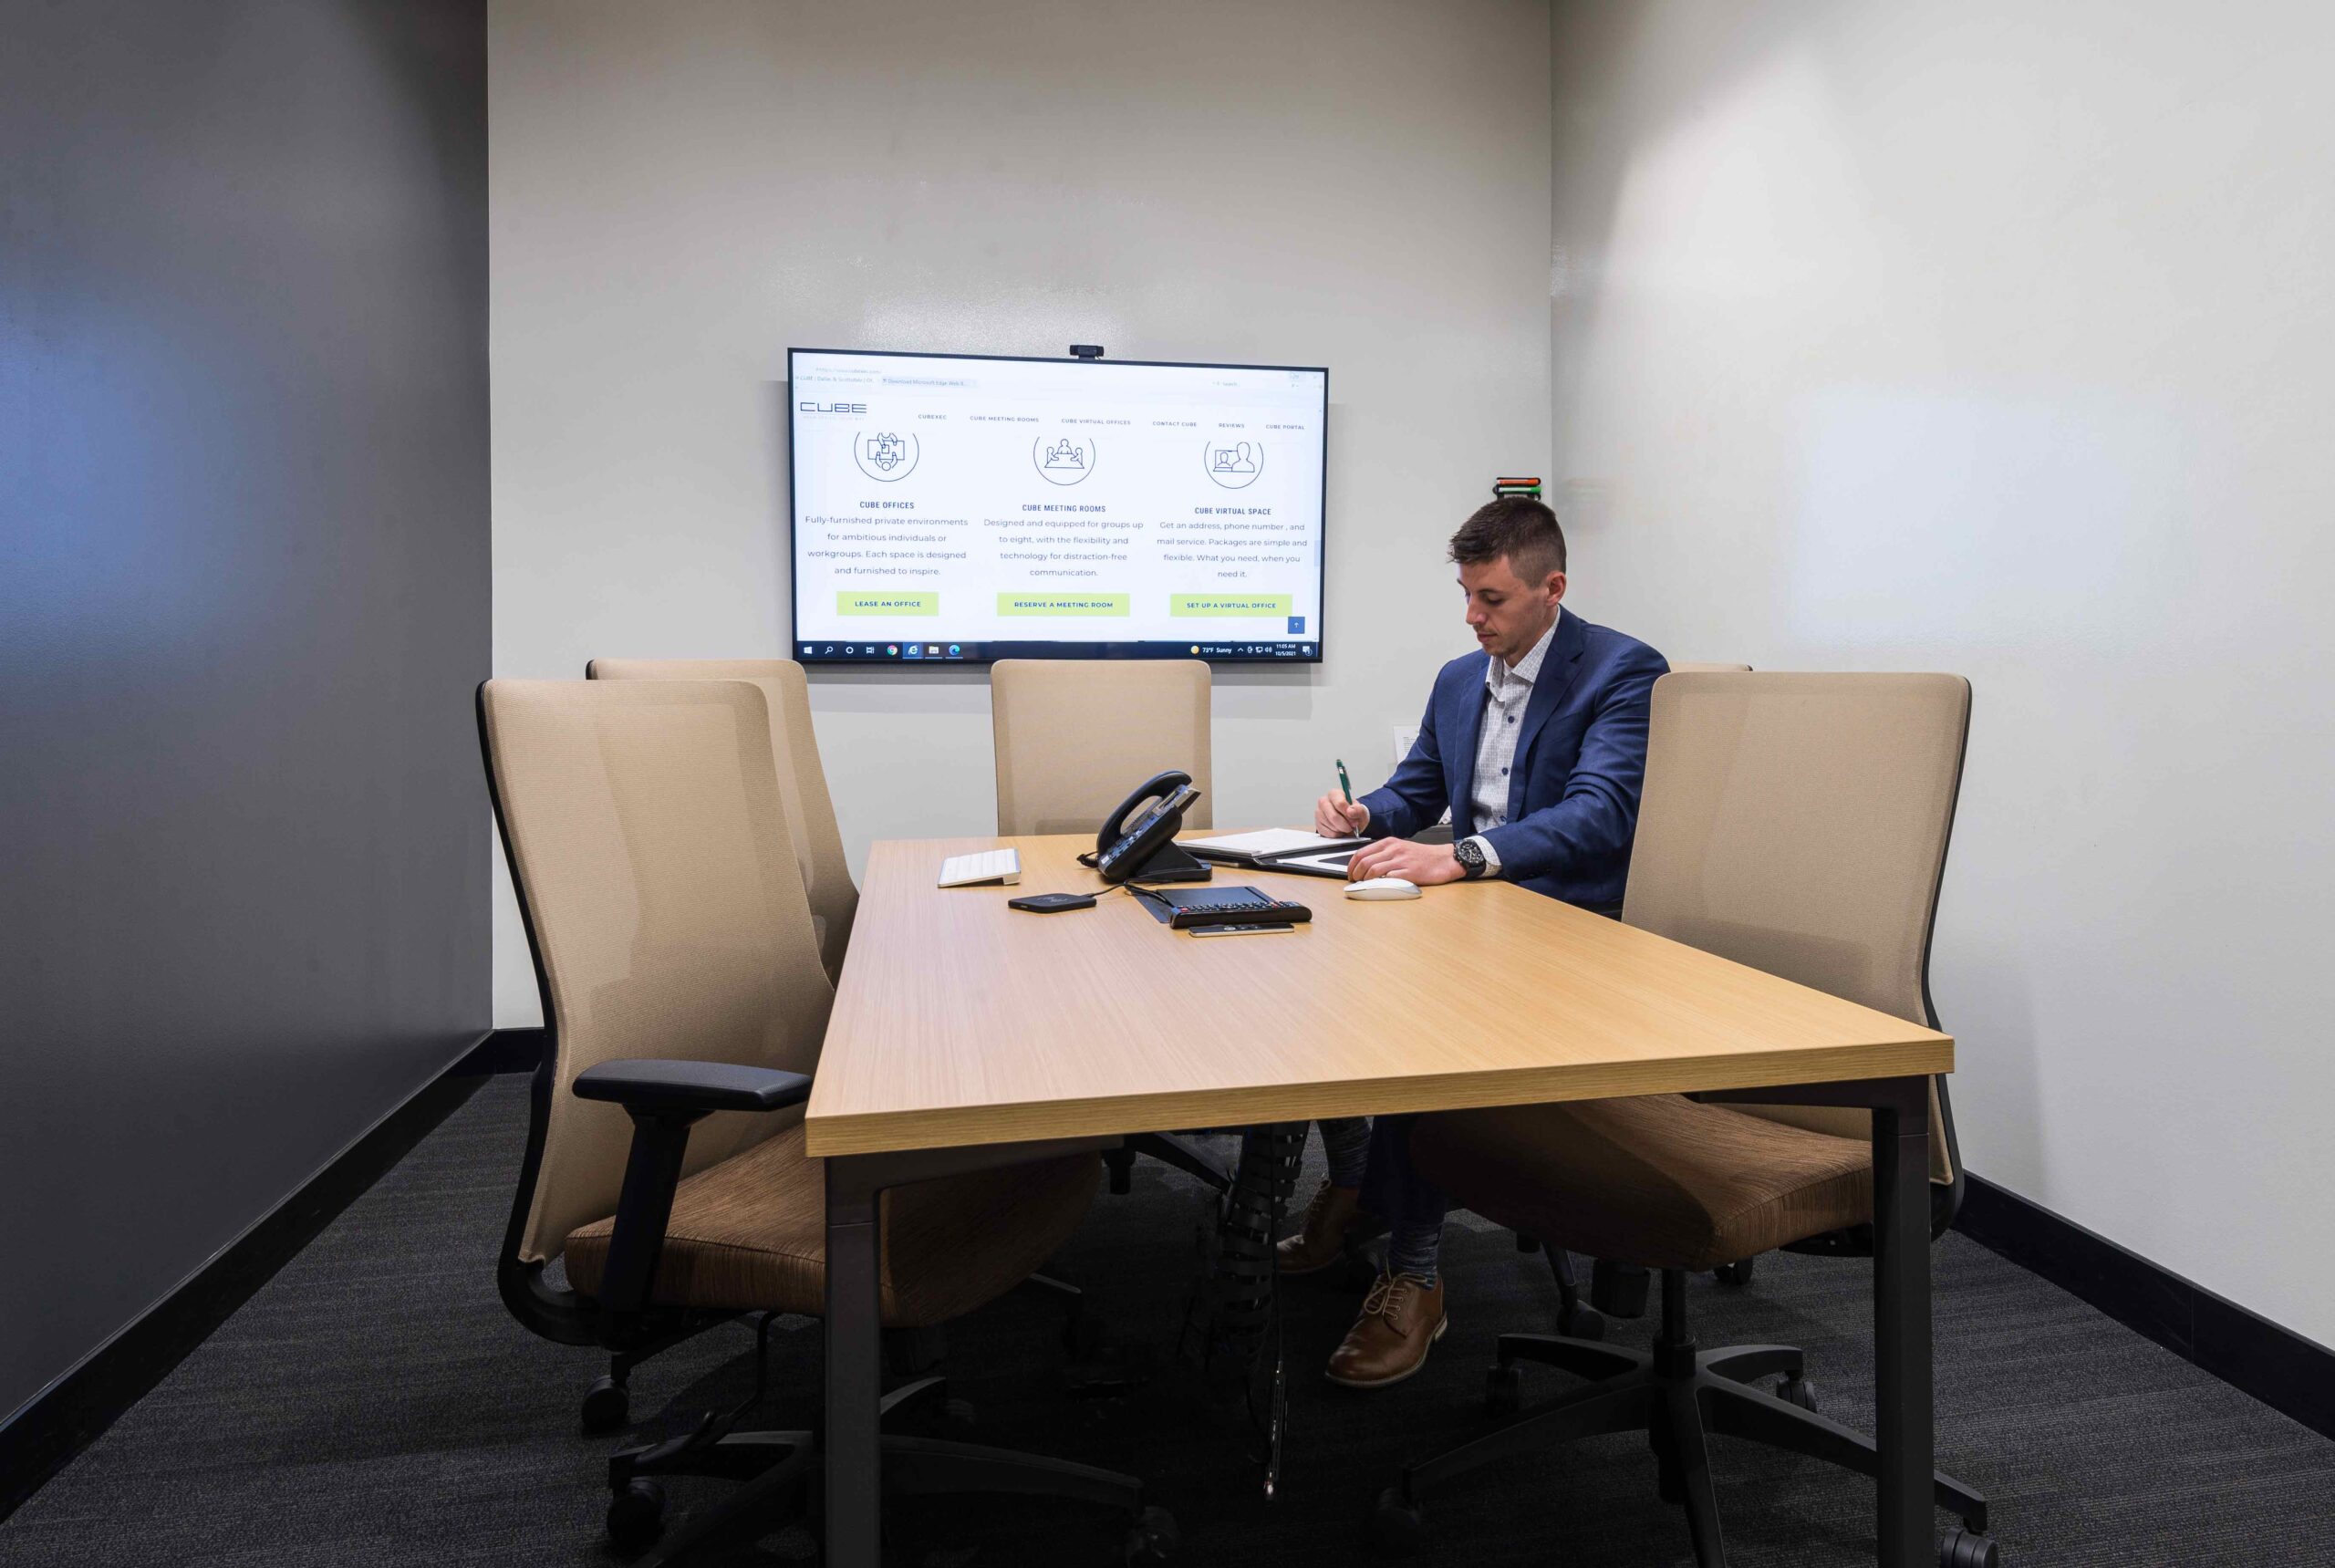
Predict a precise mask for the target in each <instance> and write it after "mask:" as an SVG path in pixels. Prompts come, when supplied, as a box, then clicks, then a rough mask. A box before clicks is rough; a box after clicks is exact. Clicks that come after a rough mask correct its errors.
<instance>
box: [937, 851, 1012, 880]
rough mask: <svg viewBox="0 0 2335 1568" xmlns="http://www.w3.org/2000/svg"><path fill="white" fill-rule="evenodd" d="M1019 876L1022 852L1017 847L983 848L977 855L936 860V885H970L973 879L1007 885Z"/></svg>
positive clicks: (954, 856)
mask: <svg viewBox="0 0 2335 1568" xmlns="http://www.w3.org/2000/svg"><path fill="white" fill-rule="evenodd" d="M1021 880H1022V852H1021V851H1020V850H1019V849H985V850H983V851H982V852H981V854H979V855H951V856H950V857H949V858H948V859H946V860H943V861H942V862H941V863H940V886H942V887H943V888H970V887H971V886H972V885H973V884H974V883H976V882H1003V883H1005V884H1007V885H1008V886H1009V887H1010V886H1012V884H1014V883H1017V882H1019V881H1021Z"/></svg>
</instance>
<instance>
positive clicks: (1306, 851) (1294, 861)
mask: <svg viewBox="0 0 2335 1568" xmlns="http://www.w3.org/2000/svg"><path fill="white" fill-rule="evenodd" d="M1176 842H1177V844H1178V846H1181V847H1182V848H1185V849H1188V850H1189V851H1191V853H1192V854H1194V855H1196V856H1198V857H1199V858H1200V859H1202V860H1213V861H1215V862H1216V863H1217V864H1219V865H1220V866H1249V867H1257V868H1259V869H1261V870H1268V871H1304V872H1308V873H1311V874H1312V875H1313V876H1316V877H1343V876H1344V875H1345V874H1346V871H1345V863H1346V859H1347V857H1350V856H1351V855H1353V854H1354V851H1355V850H1356V849H1359V848H1360V847H1361V846H1363V845H1365V844H1367V843H1368V842H1370V841H1369V840H1368V839H1366V838H1324V837H1323V836H1321V835H1320V834H1318V833H1305V832H1302V831H1300V830H1299V829H1297V828H1293V827H1268V828H1265V829H1263V830H1262V831H1261V832H1257V833H1230V834H1225V835H1222V836H1219V837H1214V838H1179V839H1178V840H1177V841H1176Z"/></svg>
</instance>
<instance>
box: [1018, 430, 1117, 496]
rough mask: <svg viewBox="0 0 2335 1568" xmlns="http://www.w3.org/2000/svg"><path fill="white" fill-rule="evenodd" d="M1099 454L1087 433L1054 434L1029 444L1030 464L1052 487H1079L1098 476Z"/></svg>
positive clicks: (1091, 437)
mask: <svg viewBox="0 0 2335 1568" xmlns="http://www.w3.org/2000/svg"><path fill="white" fill-rule="evenodd" d="M1099 455H1100V454H1099V453H1097V452H1095V438H1094V437H1093V436H1091V435H1088V434H1086V433H1085V432H1084V431H1077V432H1073V431H1050V432H1048V433H1047V434H1044V435H1042V436H1040V437H1039V438H1038V439H1037V440H1035V441H1032V442H1031V443H1030V461H1031V462H1032V463H1033V464H1035V465H1036V467H1037V470H1038V475H1039V477H1040V478H1042V479H1043V480H1045V481H1046V483H1049V484H1076V483H1079V482H1080V481H1081V480H1083V479H1084V478H1085V477H1086V476H1087V475H1088V474H1090V473H1092V472H1095V460H1096V458H1097V457H1098V456H1099Z"/></svg>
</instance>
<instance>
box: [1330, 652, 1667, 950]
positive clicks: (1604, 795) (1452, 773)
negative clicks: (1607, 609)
mask: <svg viewBox="0 0 2335 1568" xmlns="http://www.w3.org/2000/svg"><path fill="white" fill-rule="evenodd" d="M1490 659H1491V655H1489V654H1488V653H1483V652H1480V651H1479V652H1476V653H1470V654H1466V655H1463V656H1462V657H1460V658H1458V659H1453V660H1452V661H1451V662H1450V663H1448V664H1447V665H1445V666H1444V667H1443V669H1442V670H1441V672H1440V673H1438V674H1437V676H1436V678H1435V691H1434V693H1433V694H1432V695H1431V696H1429V697H1428V698H1427V717H1426V718H1424V719H1422V720H1421V721H1420V722H1419V738H1418V743H1417V744H1416V745H1414V746H1413V747H1412V748H1411V754H1410V755H1409V756H1407V757H1406V758H1404V759H1403V763H1402V765H1401V766H1400V767H1398V768H1396V770H1395V774H1394V776H1393V777H1392V778H1389V779H1388V780H1387V781H1386V783H1385V786H1384V787H1383V788H1380V789H1375V790H1372V791H1371V792H1370V793H1369V794H1365V795H1364V796H1363V797H1362V803H1363V805H1366V806H1368V807H1369V808H1370V826H1369V828H1368V829H1367V831H1368V832H1369V834H1370V836H1372V837H1374V838H1384V837H1405V838H1407V837H1409V836H1411V835H1412V834H1415V833H1417V832H1418V831H1419V830H1420V829H1422V828H1424V827H1427V826H1429V825H1431V824H1433V823H1435V822H1437V821H1438V820H1440V819H1441V817H1442V815H1443V812H1444V808H1445V807H1446V806H1448V807H1450V809H1451V836H1452V837H1453V839H1454V840H1455V841H1456V840H1458V839H1462V838H1466V837H1468V836H1471V835H1473V834H1474V833H1476V832H1477V831H1478V829H1477V826H1476V822H1475V808H1474V806H1473V805H1472V803H1471V802H1470V800H1469V798H1468V797H1469V795H1471V794H1473V793H1474V787H1475V774H1476V742H1477V738H1478V726H1479V724H1480V723H1481V722H1482V720H1483V714H1484V705H1485V691H1484V673H1485V670H1486V668H1487V666H1488V665H1489V662H1490ZM1669 669H1670V665H1669V663H1668V661H1666V659H1664V658H1663V657H1662V655H1660V654H1658V653H1656V652H1655V650H1654V649H1651V648H1648V647H1647V646H1646V645H1645V643H1642V642H1639V641H1637V640H1636V639H1634V638H1628V637H1624V636H1623V635H1622V634H1621V633H1620V632H1618V631H1613V630H1610V629H1608V628H1605V627H1602V626H1593V625H1591V624H1590V623H1589V622H1588V621H1585V620H1583V619H1582V618H1580V617H1579V616H1576V615H1574V614H1572V612H1571V611H1567V612H1566V613H1565V614H1564V615H1563V616H1562V618H1559V620H1558V622H1557V632H1556V635H1555V636H1554V637H1553V638H1551V639H1550V641H1549V652H1548V657H1547V658H1546V659H1543V660H1542V662H1541V674H1540V678H1539V679H1538V680H1535V681H1534V682H1533V683H1532V695H1531V700H1530V701H1527V702H1526V703H1525V706H1524V717H1523V720H1522V722H1520V724H1519V725H1518V727H1517V736H1516V761H1515V763H1514V764H1513V765H1512V766H1511V768H1510V773H1509V784H1508V823H1507V826H1503V827H1495V828H1492V829H1490V830H1489V832H1486V833H1485V834H1484V836H1485V838H1486V839H1488V840H1489V842H1490V844H1491V846H1492V848H1493V849H1494V850H1495V851H1497V852H1498V854H1499V856H1500V876H1501V877H1502V878H1503V879H1505V880H1507V881H1510V882H1518V883H1521V884H1522V885H1523V886H1525V887H1527V888H1531V889H1532V890H1533V891H1534V892H1536V893H1546V894H1547V895H1549V897H1551V898H1562V899H1563V900H1564V901H1565V902H1567V903H1569V904H1579V905H1581V906H1583V908H1585V909H1596V910H1600V911H1602V912H1604V913H1608V914H1611V913H1614V912H1616V911H1618V910H1619V909H1621V907H1622V888H1623V886H1624V883H1626V882H1627V881H1628V879H1629V872H1630V839H1631V836H1633V835H1634V833H1636V831H1637V825H1638V791H1639V787H1640V785H1641V784H1643V783H1644V781H1645V726H1646V710H1647V707H1648V705H1649V703H1650V701H1651V700H1652V694H1653V691H1654V683H1655V680H1659V679H1660V678H1661V677H1662V676H1663V675H1665V674H1666V673H1667V672H1668V670H1669Z"/></svg>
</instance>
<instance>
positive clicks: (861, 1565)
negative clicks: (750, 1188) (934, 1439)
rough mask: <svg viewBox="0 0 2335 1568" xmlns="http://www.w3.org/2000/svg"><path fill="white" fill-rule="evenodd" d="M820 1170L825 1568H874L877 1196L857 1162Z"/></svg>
mask: <svg viewBox="0 0 2335 1568" xmlns="http://www.w3.org/2000/svg"><path fill="white" fill-rule="evenodd" d="M826 1164H827V1316H826V1324H825V1332H826V1351H827V1366H826V1379H827V1407H826V1413H825V1435H824V1437H823V1439H822V1442H821V1448H822V1449H823V1451H824V1453H825V1470H826V1475H825V1490H826V1557H825V1562H826V1564H827V1568H877V1564H878V1558H879V1554H880V1552H881V1551H882V1535H881V1509H882V1493H881V1488H880V1482H881V1479H882V1466H883V1462H884V1456H883V1448H882V1437H881V1434H880V1430H879V1406H880V1404H881V1402H882V1399H883V1395H884V1364H883V1305H884V1303H883V1295H882V1282H881V1280H880V1279H879V1277H878V1275H877V1267H878V1263H877V1260H878V1259H879V1258H880V1257H881V1256H882V1250H881V1249H882V1241H883V1238H882V1235H881V1225H882V1220H883V1209H882V1199H881V1194H880V1193H879V1192H878V1191H877V1189H876V1188H875V1187H874V1186H873V1185H872V1184H871V1183H870V1182H868V1181H867V1179H865V1173H864V1172H862V1171H861V1170H860V1169H859V1168H858V1167H859V1165H860V1162H859V1161H856V1160H853V1159H848V1158H844V1159H830V1160H828V1161H827V1162H826Z"/></svg>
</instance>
